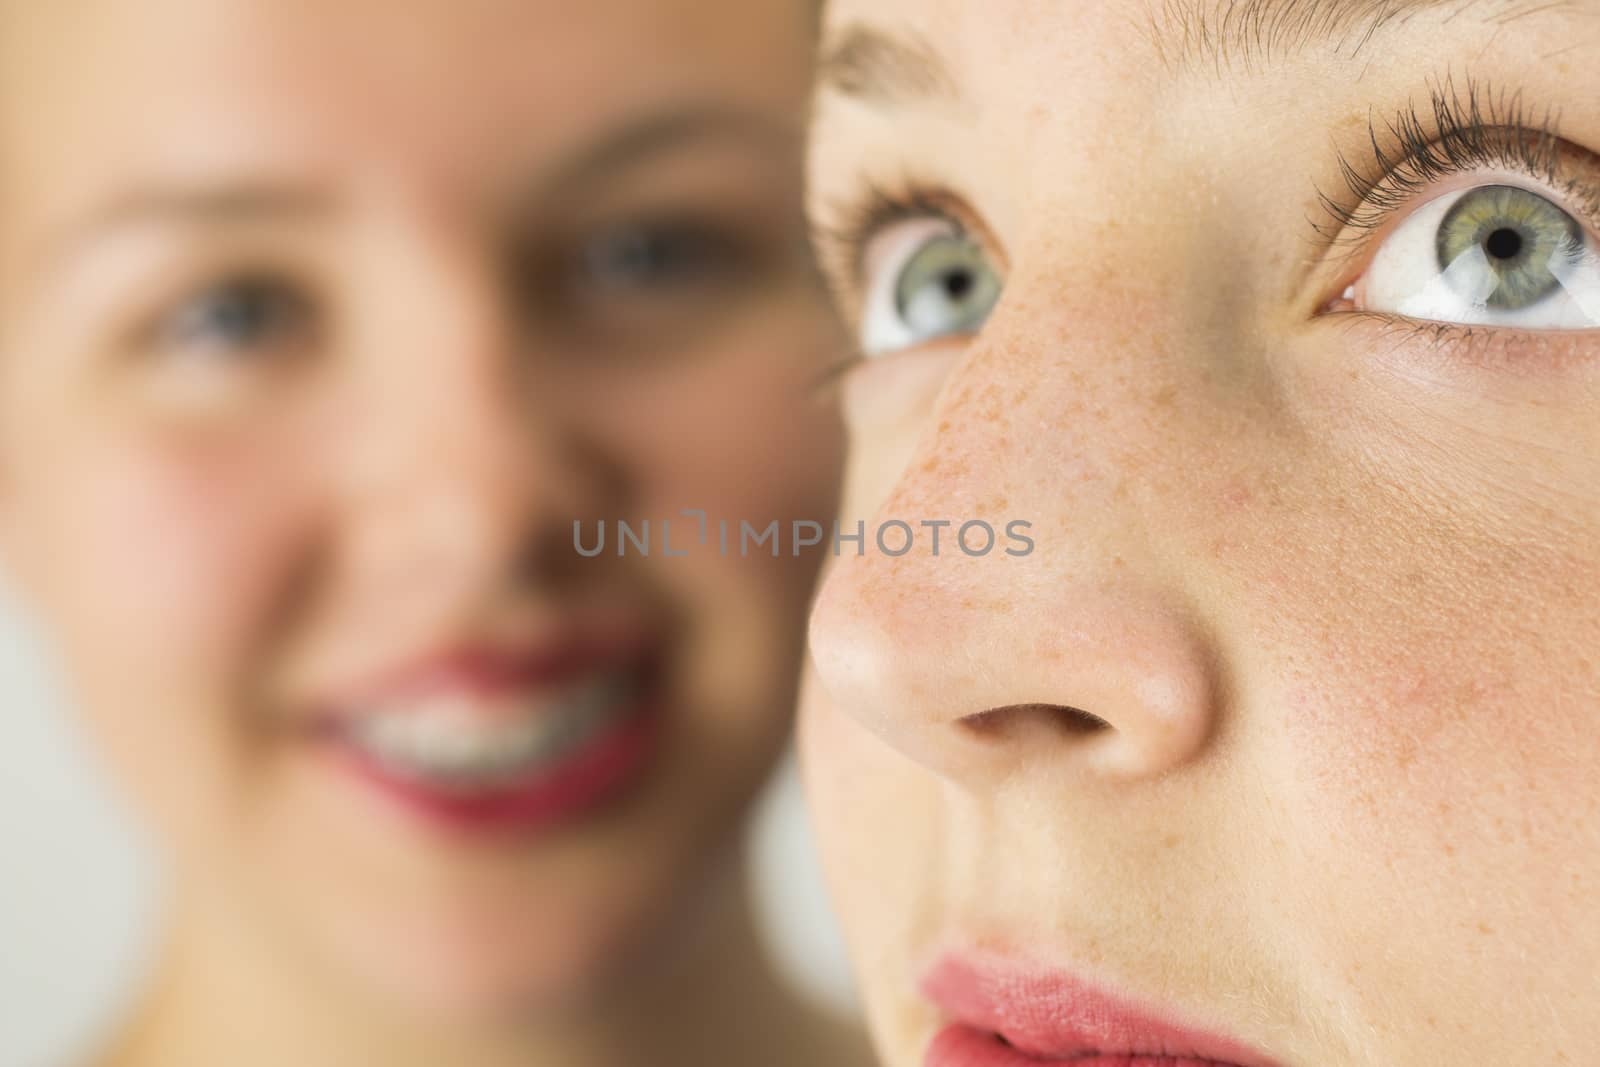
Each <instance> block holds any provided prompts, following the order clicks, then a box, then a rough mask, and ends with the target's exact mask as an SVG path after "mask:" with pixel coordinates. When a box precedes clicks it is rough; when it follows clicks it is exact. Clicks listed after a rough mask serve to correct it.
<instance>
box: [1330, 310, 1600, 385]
mask: <svg viewBox="0 0 1600 1067" xmlns="http://www.w3.org/2000/svg"><path fill="white" fill-rule="evenodd" d="M1338 319H1339V320H1340V323H1341V325H1342V326H1343V328H1344V329H1345V331H1346V332H1347V333H1348V332H1351V331H1365V332H1366V336H1365V337H1364V338H1363V340H1364V341H1365V342H1366V343H1368V344H1370V343H1372V342H1374V341H1378V342H1384V343H1387V344H1388V345H1389V346H1390V349H1391V350H1398V349H1403V348H1404V349H1410V350H1412V351H1413V352H1425V353H1432V354H1433V356H1434V358H1437V360H1438V361H1439V368H1440V371H1441V373H1443V374H1459V373H1460V372H1461V370H1462V369H1463V367H1475V368H1477V369H1479V370H1484V371H1493V372H1495V373H1502V374H1503V373H1507V372H1510V373H1516V372H1519V371H1526V372H1528V373H1530V374H1533V373H1537V374H1541V375H1548V374H1549V373H1550V372H1551V371H1552V369H1558V368H1560V367H1561V366H1563V365H1567V364H1570V365H1575V366H1576V365H1589V364H1592V363H1593V361H1594V351H1595V350H1594V337H1593V336H1592V335H1590V334H1588V333H1586V332H1584V331H1540V330H1518V329H1511V328H1507V327H1503V326H1469V325H1466V324H1463V323H1452V322H1434V321H1429V320H1419V319H1409V318H1406V317H1404V316H1401V315H1393V314H1390V313H1388V312H1382V311H1346V312H1341V313H1340V314H1339V315H1338Z"/></svg>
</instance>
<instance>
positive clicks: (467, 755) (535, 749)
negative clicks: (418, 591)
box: [347, 673, 634, 785]
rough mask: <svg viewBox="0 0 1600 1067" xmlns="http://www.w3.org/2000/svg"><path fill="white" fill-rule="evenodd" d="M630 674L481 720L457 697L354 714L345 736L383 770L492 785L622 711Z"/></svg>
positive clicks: (573, 744) (549, 759)
mask: <svg viewBox="0 0 1600 1067" xmlns="http://www.w3.org/2000/svg"><path fill="white" fill-rule="evenodd" d="M633 692H634V683H633V679H632V677H631V676H629V675H627V674H621V673H615V674H607V675H601V676H598V677H596V678H594V679H592V680H590V681H587V682H584V683H581V684H579V685H578V686H576V687H574V688H572V689H571V690H569V691H568V692H567V694H566V695H565V696H564V697H563V698H562V699H561V700H559V701H558V702H557V703H556V704H555V705H554V706H550V705H549V704H547V703H542V704H541V705H540V706H539V707H530V708H527V709H526V710H524V711H522V712H521V713H519V714H515V715H508V716H495V717H492V718H486V717H484V716H483V715H482V714H481V713H479V712H477V711H476V710H475V709H474V708H473V707H472V706H471V703H470V702H469V700H468V698H466V697H464V696H462V695H459V694H445V695H439V696H432V697H427V698H424V699H421V700H418V701H416V702H414V703H410V704H408V705H407V706H405V707H395V708H375V709H370V710H368V711H365V712H363V713H361V714H358V715H356V716H355V717H354V718H353V719H352V720H351V723H350V728H349V730H348V734H347V736H348V737H349V739H350V740H351V741H353V742H354V743H355V744H356V745H357V746H358V747H360V748H361V749H363V750H365V751H366V752H367V753H368V754H370V755H371V756H372V757H373V758H374V759H376V760H377V761H378V762H379V763H381V764H383V766H385V767H386V768H388V769H390V770H391V771H394V772H396V773H399V774H404V775H407V776H409V777H413V778H418V779H425V780H430V781H438V782H441V783H443V784H447V785H492V784H495V783H498V782H501V781H505V780H509V779H513V778H520V777H524V776H526V775H528V774H529V773H531V772H533V771H536V770H538V769H539V768H540V767H543V766H546V765H549V764H552V763H554V762H556V761H558V760H560V759H561V758H562V757H564V756H566V755H568V754H569V753H571V752H572V751H573V750H575V749H577V748H578V747H579V746H581V745H583V744H584V743H586V742H587V741H589V740H590V739H592V738H593V737H595V736H596V735H597V734H598V733H599V732H600V731H601V730H603V729H605V728H606V727H607V726H608V725H610V724H611V723H612V722H614V721H615V720H616V719H617V718H618V717H619V716H620V715H621V714H623V713H624V712H625V711H626V710H627V708H628V705H629V700H630V698H631V697H632V696H633Z"/></svg>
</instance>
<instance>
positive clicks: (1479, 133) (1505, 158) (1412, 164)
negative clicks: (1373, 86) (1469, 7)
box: [1313, 78, 1600, 244]
mask: <svg viewBox="0 0 1600 1067" xmlns="http://www.w3.org/2000/svg"><path fill="white" fill-rule="evenodd" d="M1559 119H1560V116H1559V115H1558V114H1557V113H1556V112H1554V111H1551V110H1549V109H1548V108H1547V109H1545V110H1543V111H1542V112H1538V113H1535V112H1534V111H1533V109H1532V108H1530V107H1529V106H1528V105H1527V104H1526V103H1525V101H1524V100H1523V98H1522V94H1521V93H1520V92H1511V93H1507V92H1504V91H1501V92H1493V91H1491V90H1490V89H1489V88H1488V86H1487V85H1486V84H1484V83H1482V82H1478V81H1474V80H1471V79H1468V81H1467V83H1466V88H1465V90H1464V91H1458V90H1457V89H1456V87H1455V84H1454V81H1453V79H1451V78H1446V80H1445V82H1444V83H1443V84H1442V85H1436V86H1435V87H1434V88H1433V89H1431V90H1430V92H1429V103H1428V107H1427V109H1426V111H1424V110H1423V109H1421V108H1419V107H1417V106H1416V105H1415V104H1411V105H1408V106H1407V107H1406V108H1405V109H1404V110H1402V111H1401V112H1400V113H1399V114H1398V115H1397V116H1396V117H1395V118H1393V119H1390V120H1388V121H1387V122H1386V123H1383V124H1382V126H1381V128H1380V125H1379V123H1378V122H1377V121H1376V120H1374V119H1369V120H1368V124H1367V140H1368V145H1369V151H1368V153H1367V157H1366V158H1365V159H1364V160H1362V161H1361V162H1356V161H1354V160H1352V159H1351V157H1350V156H1349V155H1347V154H1345V153H1343V152H1340V153H1339V172H1340V177H1341V180H1342V183H1343V185H1344V187H1345V189H1344V193H1343V194H1342V195H1340V196H1335V195H1330V194H1328V193H1325V192H1322V191H1321V190H1318V192H1317V199H1318V201H1319V203H1320V204H1321V207H1322V210H1323V211H1324V212H1325V214H1326V218H1325V219H1324V220H1321V221H1316V222H1314V223H1313V226H1314V228H1315V229H1316V231H1317V233H1318V234H1319V235H1321V237H1322V238H1323V239H1324V240H1325V241H1326V242H1328V243H1330V244H1331V243H1336V242H1339V243H1345V242H1358V241H1360V240H1361V239H1362V238H1364V237H1365V236H1366V235H1368V234H1370V233H1371V232H1372V231H1374V230H1377V229H1379V228H1381V227H1382V226H1383V225H1384V223H1385V222H1387V221H1388V219H1389V217H1390V216H1391V215H1392V214H1393V213H1394V212H1395V211H1397V210H1398V209H1400V208H1402V207H1404V206H1405V205H1406V204H1408V203H1410V202H1411V200H1412V199H1413V198H1415V197H1416V196H1417V195H1418V194H1419V193H1421V192H1423V191H1425V190H1426V189H1427V188H1429V187H1430V186H1432V185H1433V184H1434V183H1436V182H1438V181H1441V180H1442V179H1445V178H1449V177H1453V176H1455V175H1457V174H1462V173H1465V172H1468V171H1471V170H1475V169H1478V168H1481V167H1506V168H1510V169H1515V170H1518V171H1522V172H1524V173H1526V174H1527V175H1528V176H1529V177H1531V178H1534V179H1536V180H1539V181H1542V182H1544V183H1545V184H1547V185H1550V186H1552V187H1557V188H1561V186H1562V183H1561V181H1560V163H1561V159H1562V152H1563V145H1564V143H1565V142H1563V141H1562V139H1561V137H1560V135H1559V133H1558V129H1559ZM1385 142H1388V143H1390V144H1392V145H1393V147H1385ZM1564 191H1566V192H1569V193H1573V194H1578V195H1580V196H1587V198H1588V199H1590V200H1592V201H1594V206H1595V208H1596V209H1597V210H1596V211H1595V213H1597V214H1600V192H1597V191H1596V190H1592V189H1585V188H1583V187H1581V186H1579V185H1577V184H1576V183H1569V184H1568V185H1567V186H1566V187H1565V189H1564Z"/></svg>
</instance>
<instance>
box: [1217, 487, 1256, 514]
mask: <svg viewBox="0 0 1600 1067" xmlns="http://www.w3.org/2000/svg"><path fill="white" fill-rule="evenodd" d="M1253 495H1254V494H1252V493H1251V492H1250V488H1249V486H1246V485H1241V484H1238V483H1234V484H1233V485H1230V486H1228V487H1227V488H1226V489H1224V490H1223V491H1222V502H1223V503H1224V504H1226V505H1228V506H1229V507H1230V508H1242V507H1244V506H1245V505H1246V504H1248V503H1250V500H1251V498H1252V497H1253Z"/></svg>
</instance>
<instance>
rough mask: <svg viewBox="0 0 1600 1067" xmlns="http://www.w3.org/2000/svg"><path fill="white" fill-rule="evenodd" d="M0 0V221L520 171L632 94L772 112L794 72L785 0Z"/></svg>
mask: <svg viewBox="0 0 1600 1067" xmlns="http://www.w3.org/2000/svg"><path fill="white" fill-rule="evenodd" d="M0 3H3V4H4V6H3V8H0V18H3V20H4V32H3V33H0V129H3V130H4V138H3V140H0V151H3V152H4V158H3V161H0V162H3V164H4V170H3V172H0V177H3V179H4V199H3V200H0V209H3V210H4V211H5V212H6V214H5V216H4V217H5V218H7V219H8V220H10V221H11V224H12V225H13V227H14V228H15V227H16V226H18V225H21V226H23V227H24V228H28V227H29V226H30V225H31V224H35V223H36V224H39V225H42V226H49V225H52V224H54V223H56V222H58V221H60V220H61V219H63V218H67V217H71V216H72V215H73V213H74V212H76V211H78V210H81V209H82V208H83V206H84V205H86V204H90V203H93V202H94V201H96V200H97V199H99V198H101V197H104V196H105V195H107V194H108V191H109V190H111V189H114V188H115V187H117V186H118V185H119V184H124V183H127V182H129V181H133V180H150V179H163V178H173V177H177V178H183V177H188V176H190V173H189V172H199V173H204V174H207V175H209V174H210V173H211V172H212V171H223V172H227V171H231V170H242V171H245V172H248V173H250V174H251V175H252V176H254V177H262V176H263V174H262V173H261V172H262V170H263V168H265V169H266V170H267V171H268V172H270V175H271V176H277V175H278V172H285V173H287V174H290V175H292V176H294V177H296V178H302V177H304V178H309V179H312V180H317V181H334V182H337V181H341V180H346V179H352V180H353V179H360V178H365V177H374V176H377V175H380V174H382V173H384V172H385V171H388V172H391V173H403V174H404V175H406V176H407V177H409V178H411V179H415V180H417V181H420V182H427V183H431V184H433V185H434V186H436V187H437V188H438V189H439V190H441V191H444V190H454V191H459V190H460V189H462V188H468V187H471V186H473V185H475V184H476V185H486V184H490V183H492V182H494V181H495V180H496V179H497V177H498V178H499V180H502V181H503V180H508V179H507V178H506V175H507V174H508V173H510V172H514V173H515V180H517V181H527V180H530V179H534V178H536V177H537V171H538V168H540V167H541V166H546V165H553V164H554V163H555V162H556V161H558V160H559V159H560V158H561V157H562V155H563V154H564V153H566V152H569V151H572V150H575V149H576V148H578V147H580V146H582V145H583V144H584V143H585V142H586V141H587V140H588V139H590V138H592V137H594V136H595V135H596V133H597V131H603V130H604V129H606V128H607V127H608V126H610V125H611V124H613V123H615V122H618V121H622V120H623V119H624V118H627V117H630V116H633V115H637V114H638V113H639V112H641V111H644V110H648V109H650V108H652V107H657V106H660V107H667V106H670V105H672V104H675V103H712V104H714V103H716V102H718V101H725V100H728V99H734V100H739V101H742V102H743V103H744V105H745V106H747V107H750V108H754V109H760V108H763V107H767V108H770V109H771V110H772V112H773V114H774V115H775V116H777V117H779V118H780V119H788V118H790V116H791V115H792V114H793V112H794V111H795V105H796V101H797V100H799V99H800V98H801V96H802V94H803V92H804V87H805V85H806V79H807V77H808V71H807V61H808V55H807V50H806V48H805V47H804V44H805V42H806V41H807V40H808V39H809V38H808V37H805V36H799V33H800V31H801V30H803V29H804V21H805V17H806V16H805V9H804V8H803V6H802V5H798V4H796V5H784V4H780V5H770V4H743V3H725V2H707V0H664V2H652V3H647V4H642V3H638V2H636V0H597V2H586V3H584V4H581V5H573V4H568V3H562V2H558V0H533V2H524V0H448V2H446V0H425V2H423V3H417V4H406V5H401V6H397V5H394V4H389V3H384V2H382V0H349V2H341V3H338V4H327V3H321V2H317V0H279V2H271V0H225V2H220V3H217V2H208V0H61V2H52V3H49V4H34V3H30V2H27V0H0ZM580 103H581V106H574V105H575V104H580ZM303 172H309V173H303ZM19 220H20V221H19ZM13 236H14V237H16V236H24V237H26V236H31V235H28V234H24V235H17V234H15V233H14V234H13Z"/></svg>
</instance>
